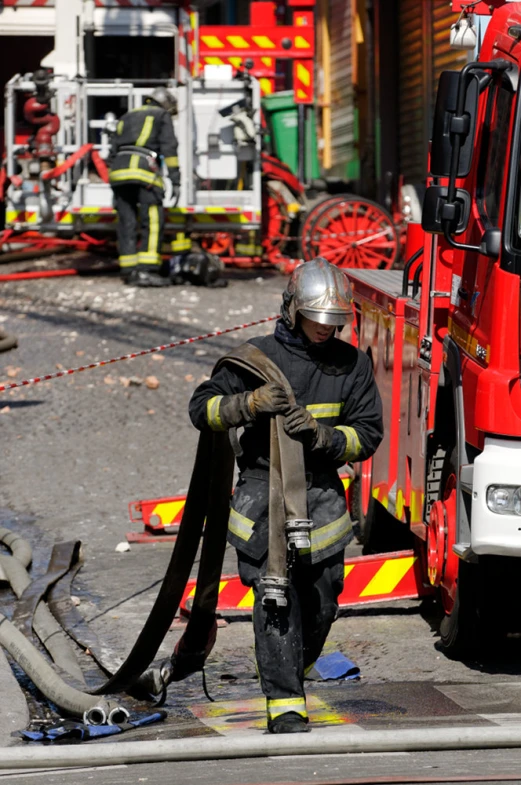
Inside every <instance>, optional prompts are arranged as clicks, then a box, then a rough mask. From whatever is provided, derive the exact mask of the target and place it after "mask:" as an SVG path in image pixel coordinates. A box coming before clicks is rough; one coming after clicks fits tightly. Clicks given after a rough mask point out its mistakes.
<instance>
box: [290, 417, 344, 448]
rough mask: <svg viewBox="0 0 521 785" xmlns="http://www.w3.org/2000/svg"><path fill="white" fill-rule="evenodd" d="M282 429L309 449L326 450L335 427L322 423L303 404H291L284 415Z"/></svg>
mask: <svg viewBox="0 0 521 785" xmlns="http://www.w3.org/2000/svg"><path fill="white" fill-rule="evenodd" d="M284 430H285V431H286V433H287V434H288V436H291V437H292V438H293V439H297V440H298V441H300V442H302V443H303V444H304V445H305V446H306V447H309V448H310V449H311V450H327V449H329V448H330V447H331V445H332V443H333V436H334V433H335V429H334V428H331V426H330V425H322V424H321V423H319V422H318V421H317V420H315V418H314V417H313V415H312V414H310V412H308V410H307V409H304V407H303V406H292V407H291V408H290V409H289V410H288V412H287V413H286V416H285V417H284Z"/></svg>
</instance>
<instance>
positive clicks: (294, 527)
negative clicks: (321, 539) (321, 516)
mask: <svg viewBox="0 0 521 785" xmlns="http://www.w3.org/2000/svg"><path fill="white" fill-rule="evenodd" d="M312 528H313V521H311V520H309V518H293V519H290V520H289V521H286V537H287V540H288V550H289V551H297V550H300V548H311V540H310V538H309V533H310V531H311V529H312Z"/></svg>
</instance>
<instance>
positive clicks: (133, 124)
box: [109, 87, 180, 286]
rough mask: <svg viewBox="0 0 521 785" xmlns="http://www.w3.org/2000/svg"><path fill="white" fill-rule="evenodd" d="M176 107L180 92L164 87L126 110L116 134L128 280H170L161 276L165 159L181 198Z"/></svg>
mask: <svg viewBox="0 0 521 785" xmlns="http://www.w3.org/2000/svg"><path fill="white" fill-rule="evenodd" d="M176 109H177V102H176V99H175V98H174V96H173V95H172V94H171V93H170V92H169V91H168V90H167V89H166V88H164V87H158V88H156V89H155V90H154V92H153V93H152V94H151V95H150V96H149V97H148V98H147V99H146V100H145V103H144V105H143V106H141V107H139V108H138V109H133V110H132V111H130V112H127V114H125V115H123V117H122V118H121V120H120V121H119V122H118V126H117V130H116V133H115V134H114V136H113V139H112V149H111V156H110V174H109V182H110V184H111V186H112V188H113V191H114V205H115V208H116V210H117V213H118V245H119V265H120V271H121V277H122V279H123V281H124V282H125V283H130V284H133V285H136V286H166V285H169V283H170V280H169V279H168V278H164V277H163V276H162V275H161V263H162V260H161V244H162V239H163V223H164V218H163V178H162V176H161V158H162V159H163V160H164V163H165V164H166V166H167V168H168V176H169V178H170V180H171V182H172V188H173V197H174V200H177V198H178V197H179V186H180V181H179V162H178V158H177V139H176V137H175V134H174V128H173V125H172V115H174V114H175V112H176ZM138 206H139V208H140V209H139V216H140V222H139V223H140V225H141V226H140V227H139V226H138ZM139 228H140V230H141V231H140V234H141V243H140V248H139V251H138V247H137V235H138V230H139Z"/></svg>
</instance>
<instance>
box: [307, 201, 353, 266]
mask: <svg viewBox="0 0 521 785" xmlns="http://www.w3.org/2000/svg"><path fill="white" fill-rule="evenodd" d="M351 198H354V197H352V196H351V195H349V194H344V195H343V196H322V197H320V198H319V200H318V201H317V202H316V203H315V204H314V205H312V206H311V208H310V209H309V211H308V213H307V215H306V217H305V219H304V222H303V224H302V228H301V231H300V245H301V249H302V258H303V259H305V260H306V262H309V261H310V260H311V259H313V249H312V247H311V229H312V227H313V224H314V223H315V221H316V220H317V219H318V217H319V216H320V215H321V213H322V212H323V211H324V210H325V209H326V208H327V207H330V206H332V205H334V204H337V203H338V202H343V201H345V200H346V199H351Z"/></svg>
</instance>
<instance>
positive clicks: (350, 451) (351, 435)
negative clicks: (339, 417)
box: [335, 425, 362, 461]
mask: <svg viewBox="0 0 521 785" xmlns="http://www.w3.org/2000/svg"><path fill="white" fill-rule="evenodd" d="M335 430H337V431H341V433H343V434H344V436H345V437H346V449H345V451H344V453H343V455H342V457H341V460H342V461H354V460H355V459H356V458H358V456H359V455H360V452H361V450H362V445H361V444H360V439H359V438H358V434H357V432H356V431H355V429H354V428H351V427H349V426H348V425H335Z"/></svg>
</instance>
